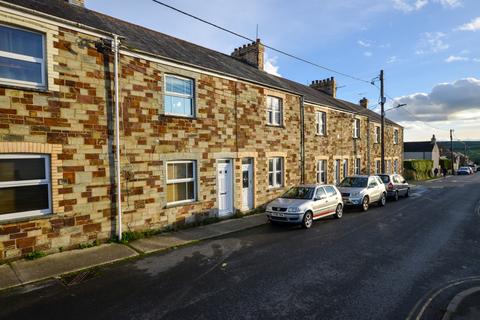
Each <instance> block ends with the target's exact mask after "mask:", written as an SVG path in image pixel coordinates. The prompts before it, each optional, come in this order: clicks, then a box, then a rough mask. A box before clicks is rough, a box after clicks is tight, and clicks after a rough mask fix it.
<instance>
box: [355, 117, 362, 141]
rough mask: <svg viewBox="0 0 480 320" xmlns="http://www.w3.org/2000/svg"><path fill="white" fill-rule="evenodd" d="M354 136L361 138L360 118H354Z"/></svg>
mask: <svg viewBox="0 0 480 320" xmlns="http://www.w3.org/2000/svg"><path fill="white" fill-rule="evenodd" d="M353 138H354V139H358V138H360V119H357V118H355V119H353Z"/></svg>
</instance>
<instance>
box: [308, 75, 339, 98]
mask: <svg viewBox="0 0 480 320" xmlns="http://www.w3.org/2000/svg"><path fill="white" fill-rule="evenodd" d="M310 87H311V88H313V89H315V90H318V91H322V92H324V93H326V94H328V95H330V96H332V97H334V98H335V97H336V96H337V82H336V81H335V78H334V77H331V78H327V79H324V80H315V81H312V84H311V85H310Z"/></svg>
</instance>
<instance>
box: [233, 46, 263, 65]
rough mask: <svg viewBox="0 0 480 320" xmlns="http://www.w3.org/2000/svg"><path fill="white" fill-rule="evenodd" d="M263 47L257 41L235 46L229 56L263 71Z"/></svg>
mask: <svg viewBox="0 0 480 320" xmlns="http://www.w3.org/2000/svg"><path fill="white" fill-rule="evenodd" d="M264 54H265V47H264V46H263V44H262V43H261V42H260V39H257V41H255V42H252V43H249V44H246V45H243V46H242V47H239V48H236V49H235V50H234V51H233V52H232V54H231V56H232V57H234V58H235V59H237V60H240V61H242V62H245V63H247V64H249V65H251V66H253V67H255V68H257V69H259V70H262V71H263V67H264Z"/></svg>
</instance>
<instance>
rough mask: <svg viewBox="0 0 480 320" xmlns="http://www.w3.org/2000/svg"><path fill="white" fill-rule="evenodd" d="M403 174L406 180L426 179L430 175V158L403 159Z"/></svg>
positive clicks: (431, 166)
mask: <svg viewBox="0 0 480 320" xmlns="http://www.w3.org/2000/svg"><path fill="white" fill-rule="evenodd" d="M403 168H404V171H403V174H404V176H405V178H406V179H407V180H427V179H429V178H431V177H432V170H433V161H432V160H405V161H404V162H403Z"/></svg>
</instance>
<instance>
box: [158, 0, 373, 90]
mask: <svg viewBox="0 0 480 320" xmlns="http://www.w3.org/2000/svg"><path fill="white" fill-rule="evenodd" d="M152 1H153V2H155V3H156V4H159V5H162V6H164V7H166V8H169V9H171V10H174V11H176V12H178V13H181V14H183V15H186V16H188V17H190V18H193V19H195V20H198V21H200V22H203V23H205V24H208V25H210V26H212V27H214V28H217V29H220V30H222V31H225V32H227V33H230V34H232V35H234V36H237V37H239V38H242V39H244V40H248V41H250V42H255V40H254V39H251V38H249V37H247V36H244V35H242V34H240V33H238V32H235V31H232V30H230V29H227V28H224V27H222V26H220V25H218V24H215V23H213V22H210V21H207V20H205V19H202V18H200V17H197V16H195V15H193V14H191V13H188V12H185V11H183V10H180V9H178V8H175V7H173V6H171V5H169V4H166V3H164V2H162V1H159V0H152ZM263 46H264V47H265V48H268V49H270V50H272V51H275V52H278V53H280V54H283V55H285V56H287V57H290V58H293V59H296V60H298V61H301V62H304V63H307V64H310V65H312V66H315V67H317V68H320V69H323V70H327V71H329V72H333V73H335V74H338V75H341V76H344V77H347V78H350V79H353V80H356V81H360V82H363V83H368V84H371V82H370V81H368V80H365V79H361V78H359V77H356V76H353V75H350V74H347V73H344V72H341V71H337V70H334V69H332V68H329V67H325V66H322V65H320V64H318V63H315V62H312V61H309V60H307V59H304V58H301V57H298V56H296V55H294V54H291V53H288V52H286V51H283V50H280V49H277V48H274V47H272V46H269V45H266V44H263Z"/></svg>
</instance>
